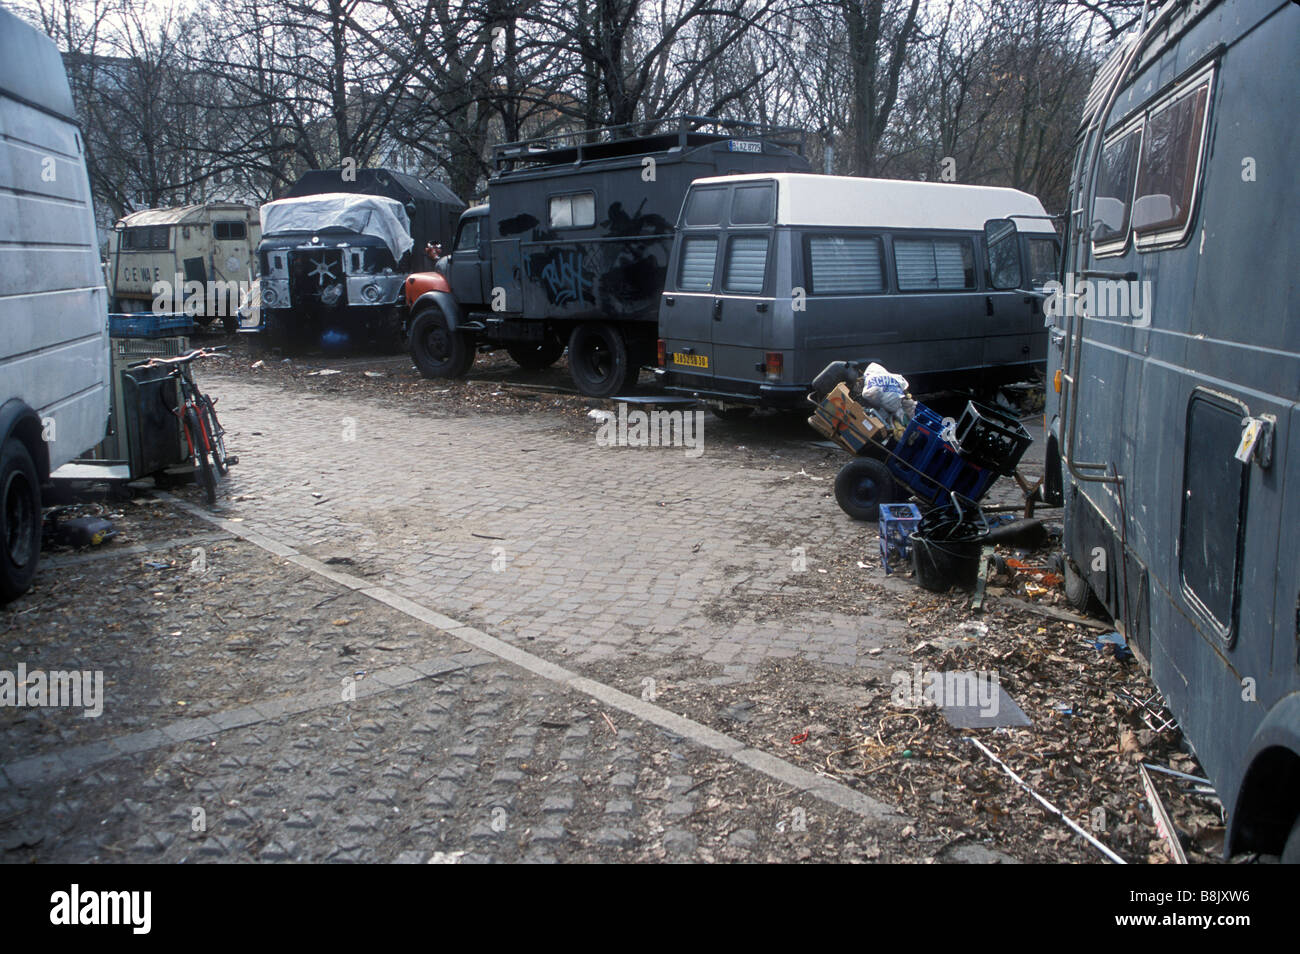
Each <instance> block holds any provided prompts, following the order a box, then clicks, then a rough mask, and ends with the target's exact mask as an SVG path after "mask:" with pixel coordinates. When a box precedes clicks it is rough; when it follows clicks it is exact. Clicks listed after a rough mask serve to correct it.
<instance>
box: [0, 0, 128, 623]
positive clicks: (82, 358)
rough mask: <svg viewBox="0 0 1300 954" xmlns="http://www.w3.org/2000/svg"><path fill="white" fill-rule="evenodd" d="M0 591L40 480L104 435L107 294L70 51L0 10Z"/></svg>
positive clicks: (16, 568) (3, 598)
mask: <svg viewBox="0 0 1300 954" xmlns="http://www.w3.org/2000/svg"><path fill="white" fill-rule="evenodd" d="M0 236H2V237H3V239H4V241H3V242H0V602H7V601H9V600H12V599H14V598H15V597H17V596H19V595H21V594H22V593H23V592H25V591H26V590H27V588H28V586H30V585H31V581H32V577H33V576H34V575H35V573H36V563H37V559H38V558H39V556H40V551H41V486H42V484H44V483H45V482H46V481H47V480H48V479H49V476H50V472H51V471H52V470H54V469H56V468H58V467H60V466H62V465H63V464H65V463H67V462H68V461H70V460H72V459H73V458H75V457H78V456H80V455H81V454H82V453H84V452H85V451H86V450H88V449H89V448H91V447H93V446H94V445H95V444H97V443H98V442H99V441H100V440H102V439H103V437H104V431H105V427H106V424H107V422H108V402H109V389H108V296H107V291H106V289H105V288H104V285H103V281H102V274H101V272H100V263H99V249H98V240H97V236H96V232H95V216H94V210H93V207H92V203H91V197H90V180H89V178H88V177H87V175H86V164H85V156H84V144H83V142H82V139H81V133H80V132H79V130H78V128H77V120H76V114H75V112H74V110H73V105H72V94H71V92H70V91H69V89H68V81H67V77H66V76H65V74H64V72H63V60H62V59H61V58H60V56H59V51H58V50H57V49H56V48H55V46H54V44H53V43H52V42H51V41H50V40H49V38H48V37H46V36H44V35H43V34H41V33H39V32H38V31H36V30H34V29H32V28H31V27H30V26H28V25H27V24H25V23H23V22H22V21H21V20H19V19H18V18H17V17H15V16H14V15H13V14H11V13H9V12H7V11H6V10H4V9H0Z"/></svg>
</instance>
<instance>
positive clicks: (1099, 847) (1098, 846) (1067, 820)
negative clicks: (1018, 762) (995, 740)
mask: <svg viewBox="0 0 1300 954" xmlns="http://www.w3.org/2000/svg"><path fill="white" fill-rule="evenodd" d="M966 741H967V742H969V743H970V744H971V745H973V746H975V748H977V749H979V750H980V751H981V752H983V753H984V754H985V755H987V756H988V757H989V758H990V759H992V760H993V761H994V762H996V763H997V764H998V766H999V767H1000V768H1001V769H1002V771H1004V772H1006V773H1007V774H1008V775H1009V776H1011V778H1012V780H1013V781H1014V782H1015V783H1016V784H1017V785H1019V786H1020V787H1021V788H1023V789H1024V790H1025V791H1026V792H1028V793H1029V794H1030V795H1031V796H1033V798H1034V799H1035V800H1036V801H1037V802H1038V803H1039V804H1040V805H1042V806H1043V807H1044V808H1046V809H1047V810H1048V811H1049V812H1051V813H1052V814H1053V815H1055V816H1056V817H1057V818H1059V819H1061V821H1063V822H1065V824H1066V825H1067V826H1068V827H1069V829H1070V830H1071V831H1073V832H1074V833H1075V834H1076V835H1079V836H1080V837H1082V838H1083V839H1084V840H1085V841H1087V842H1088V843H1089V844H1090V845H1092V846H1093V847H1094V848H1096V849H1097V850H1098V851H1100V852H1101V853H1102V854H1103V855H1105V856H1106V857H1107V858H1109V859H1110V860H1111V861H1113V862H1115V864H1117V865H1122V864H1127V862H1126V861H1125V860H1124V859H1123V858H1121V857H1120V856H1119V855H1117V854H1115V852H1113V851H1111V850H1110V849H1109V848H1107V847H1106V846H1105V845H1103V844H1102V843H1101V842H1100V841H1098V840H1097V839H1096V838H1094V837H1093V836H1092V835H1090V834H1088V832H1086V831H1084V830H1083V829H1082V828H1080V827H1079V825H1078V824H1077V823H1075V822H1074V821H1072V820H1071V819H1070V818H1069V817H1068V816H1066V814H1065V813H1064V812H1062V811H1061V810H1060V809H1059V808H1057V807H1056V806H1055V805H1053V804H1052V803H1051V802H1049V801H1048V800H1047V799H1045V798H1043V796H1041V795H1039V794H1038V793H1037V792H1036V791H1034V790H1033V789H1032V788H1031V787H1030V786H1029V784H1028V783H1027V782H1026V781H1025V780H1024V779H1022V778H1021V777H1020V776H1019V775H1017V774H1016V773H1015V772H1013V771H1011V768H1010V766H1008V765H1007V764H1006V763H1005V762H1003V761H1002V760H1001V759H1000V758H998V757H997V756H996V755H994V754H993V753H992V752H991V751H989V749H988V748H987V747H986V746H984V745H982V744H981V743H980V741H979V740H978V739H975V738H972V737H970V736H967V737H966Z"/></svg>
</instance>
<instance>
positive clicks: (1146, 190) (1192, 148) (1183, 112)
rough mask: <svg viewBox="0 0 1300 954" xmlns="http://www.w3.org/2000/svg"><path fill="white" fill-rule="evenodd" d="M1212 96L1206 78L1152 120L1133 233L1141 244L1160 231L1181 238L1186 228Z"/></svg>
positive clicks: (1141, 167)
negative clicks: (1207, 112)
mask: <svg viewBox="0 0 1300 954" xmlns="http://www.w3.org/2000/svg"><path fill="white" fill-rule="evenodd" d="M1209 96H1210V82H1209V80H1206V81H1205V82H1204V83H1201V84H1200V85H1199V86H1197V87H1196V88H1195V89H1194V90H1192V92H1190V93H1187V94H1186V95H1183V96H1180V97H1179V98H1178V99H1176V100H1174V101H1173V102H1172V103H1170V104H1169V105H1168V106H1165V107H1163V108H1161V109H1160V110H1158V111H1156V112H1153V113H1152V114H1151V115H1150V117H1149V118H1148V119H1147V128H1146V137H1145V139H1144V141H1143V143H1142V158H1141V160H1140V161H1139V162H1138V177H1137V197H1136V198H1135V199H1134V200H1133V232H1134V233H1135V234H1136V235H1137V236H1138V238H1139V242H1140V243H1141V239H1143V238H1145V237H1148V236H1155V234H1156V233H1165V234H1163V235H1161V236H1160V237H1161V238H1165V239H1174V240H1177V239H1181V238H1182V237H1183V235H1184V234H1185V233H1186V231H1187V224H1188V218H1189V217H1190V216H1191V211H1192V205H1193V204H1194V202H1195V199H1196V181H1197V172H1198V170H1199V169H1200V160H1201V139H1202V137H1203V135H1204V133H1205V109H1206V105H1207V103H1208V102H1209ZM1168 233H1173V234H1172V235H1170V234H1168ZM1155 240H1158V239H1154V238H1153V239H1152V241H1155ZM1141 244H1150V242H1147V243H1141Z"/></svg>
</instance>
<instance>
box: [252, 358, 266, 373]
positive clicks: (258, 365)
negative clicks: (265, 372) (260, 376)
mask: <svg viewBox="0 0 1300 954" xmlns="http://www.w3.org/2000/svg"><path fill="white" fill-rule="evenodd" d="M249 367H250V368H253V369H254V370H256V369H257V368H265V367H266V362H265V361H262V360H260V359H259V360H257V361H254V362H253V363H252V364H250V365H249Z"/></svg>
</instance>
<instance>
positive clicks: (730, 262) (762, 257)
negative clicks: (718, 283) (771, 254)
mask: <svg viewBox="0 0 1300 954" xmlns="http://www.w3.org/2000/svg"><path fill="white" fill-rule="evenodd" d="M766 277H767V236H766V235H737V236H735V237H733V238H732V239H730V240H729V241H728V242H727V268H726V273H725V274H724V275H723V278H722V288H723V290H724V291H729V292H738V293H739V294H742V295H757V294H758V293H759V292H761V291H762V290H763V285H764V284H765V283H766V282H765V279H766Z"/></svg>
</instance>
